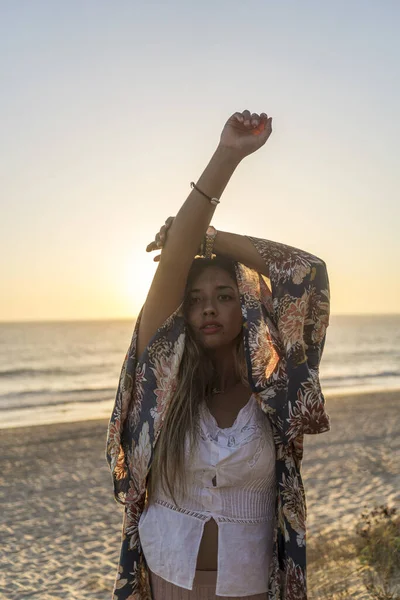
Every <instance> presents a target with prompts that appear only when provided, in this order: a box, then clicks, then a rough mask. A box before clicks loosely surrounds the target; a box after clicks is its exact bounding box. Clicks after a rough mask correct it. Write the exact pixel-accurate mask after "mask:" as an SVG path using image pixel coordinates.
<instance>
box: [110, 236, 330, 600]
mask: <svg viewBox="0 0 400 600" xmlns="http://www.w3.org/2000/svg"><path fill="white" fill-rule="evenodd" d="M247 238H248V239H249V240H250V241H251V242H252V244H253V245H254V247H255V248H256V250H257V251H258V253H259V254H260V256H261V257H262V258H263V260H264V262H265V264H266V266H267V268H268V273H269V281H270V284H271V289H269V287H268V285H267V278H266V277H265V276H264V275H262V274H260V273H257V272H256V271H254V270H253V269H250V268H248V267H246V266H245V265H243V264H241V263H236V264H235V268H236V278H237V284H238V289H239V293H240V300H241V310H242V316H243V341H244V348H245V355H246V362H247V368H248V377H249V383H250V386H251V389H252V392H253V393H254V394H255V397H256V399H257V402H259V405H260V407H261V409H262V410H263V411H264V413H265V415H266V418H269V419H270V423H271V426H272V432H273V439H274V443H275V448H276V478H277V494H276V502H275V514H276V519H275V531H274V551H273V558H272V565H271V573H270V578H269V584H268V599H269V600H306V599H307V575H306V517H307V507H306V497H305V492H304V487H303V481H302V477H301V471H300V470H301V460H302V457H303V437H304V434H305V433H308V434H316V433H323V432H325V431H329V429H330V420H329V415H328V414H327V413H326V411H325V399H324V396H323V393H322V390H321V386H320V382H319V364H320V361H321V357H322V352H323V349H324V344H325V339H326V329H327V327H328V325H329V299H330V293H329V279H328V274H327V270H326V264H325V263H324V261H323V260H321V259H320V258H318V257H316V256H314V255H312V254H310V253H309V252H306V251H304V250H300V249H298V248H293V247H292V246H288V245H286V244H281V243H279V242H272V241H269V240H264V239H260V238H255V237H250V236H247ZM142 311H143V309H142V310H141V312H140V314H139V316H138V318H137V321H136V324H135V328H134V332H133V335H132V340H131V343H130V347H129V349H128V352H127V353H126V356H125V359H124V362H123V365H122V369H121V374H120V379H119V384H118V389H117V394H116V399H115V403H114V408H113V411H112V414H111V418H110V422H109V426H108V431H107V448H106V458H107V462H108V464H109V467H110V469H111V473H112V479H113V484H114V497H115V499H116V501H117V502H118V503H120V504H121V505H123V507H124V517H123V524H122V543H121V551H120V560H119V565H118V571H117V577H116V581H115V585H114V590H113V600H152V594H151V588H150V582H149V573H148V567H147V564H146V560H145V557H144V555H143V552H142V548H141V545H140V539H139V534H138V523H139V519H140V515H141V514H142V512H143V510H144V504H145V498H146V482H147V476H148V473H149V470H150V467H151V462H152V456H153V451H154V447H155V444H156V442H157V439H158V436H159V434H160V431H161V428H162V425H163V421H164V420H165V415H166V412H167V410H168V407H169V405H170V402H171V400H172V398H173V395H174V391H175V389H176V382H177V376H178V371H179V365H180V362H181V359H182V355H183V352H184V348H185V321H184V318H183V313H182V305H181V306H180V307H179V308H178V309H177V310H176V311H175V312H174V313H173V314H172V315H171V316H170V317H169V318H168V319H167V320H166V321H165V323H164V324H163V325H162V327H160V328H159V329H158V330H157V332H156V333H155V334H154V336H153V338H152V339H151V340H150V342H149V344H148V346H147V348H146V350H145V351H144V353H143V355H142V356H141V357H137V356H136V342H137V335H138V330H139V325H140V320H141V315H142Z"/></svg>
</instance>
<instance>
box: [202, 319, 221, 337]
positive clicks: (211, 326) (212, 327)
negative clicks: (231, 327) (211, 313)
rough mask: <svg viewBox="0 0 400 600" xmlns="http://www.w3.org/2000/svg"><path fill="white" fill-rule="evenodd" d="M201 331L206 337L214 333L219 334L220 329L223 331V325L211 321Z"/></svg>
mask: <svg viewBox="0 0 400 600" xmlns="http://www.w3.org/2000/svg"><path fill="white" fill-rule="evenodd" d="M200 329H201V331H202V332H203V333H204V335H210V334H212V333H217V332H218V331H220V329H222V325H221V324H220V323H217V321H210V322H209V323H206V324H205V325H203V326H202V327H201V328H200Z"/></svg>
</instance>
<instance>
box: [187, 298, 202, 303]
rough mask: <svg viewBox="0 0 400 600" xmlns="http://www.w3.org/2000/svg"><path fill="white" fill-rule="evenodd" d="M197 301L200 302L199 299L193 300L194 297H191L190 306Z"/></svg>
mask: <svg viewBox="0 0 400 600" xmlns="http://www.w3.org/2000/svg"><path fill="white" fill-rule="evenodd" d="M197 301H200V298H195V297H194V296H192V297H191V298H190V300H189V303H190V304H196V303H197Z"/></svg>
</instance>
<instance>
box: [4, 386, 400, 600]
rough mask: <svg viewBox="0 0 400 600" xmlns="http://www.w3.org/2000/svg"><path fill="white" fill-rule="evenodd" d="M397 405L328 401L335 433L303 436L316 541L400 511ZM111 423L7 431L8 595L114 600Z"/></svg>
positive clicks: (383, 395) (116, 531)
mask: <svg viewBox="0 0 400 600" xmlns="http://www.w3.org/2000/svg"><path fill="white" fill-rule="evenodd" d="M399 406H400V391H396V392H393V391H391V392H378V393H376V392H374V393H370V394H357V395H347V396H326V407H327V412H328V414H329V415H330V417H331V431H330V432H328V433H324V434H320V435H316V436H305V448H304V459H303V468H302V474H303V480H304V485H305V489H306V496H307V508H308V519H307V522H308V540H309V542H310V541H311V542H312V540H313V538H315V537H316V536H320V535H324V536H328V537H329V538H332V539H337V538H340V536H343V535H346V532H348V531H349V530H351V528H352V527H353V525H354V523H355V520H356V518H357V517H358V516H359V514H360V513H361V512H362V511H363V510H364V509H365V508H369V507H371V508H372V507H373V506H374V505H375V504H383V503H387V504H389V505H390V506H399V490H400V470H399V464H398V463H399V449H400V435H399V434H400V411H399ZM107 424H108V421H107V420H104V419H103V420H98V421H86V422H77V423H62V424H52V425H41V426H35V427H21V428H12V429H3V430H1V431H0V440H1V441H0V448H1V454H0V461H1V467H0V494H1V540H2V544H1V560H0V564H1V574H0V596H1V598H4V599H5V600H14V599H15V600H16V599H18V600H24V599H28V598H32V599H35V598H38V599H39V598H40V600H50V599H51V600H57V599H59V598H60V599H61V598H63V599H79V600H84V599H89V598H91V599H96V600H103V599H104V600H106V599H107V600H110V598H111V592H112V586H113V582H114V578H115V572H116V565H117V560H118V554H119V546H120V539H121V525H122V507H119V506H118V505H117V504H116V502H115V501H114V498H113V494H112V481H111V475H110V472H109V469H108V465H107V463H106V460H105V442H106V430H107ZM396 460H397V464H396ZM363 597H364V596H363Z"/></svg>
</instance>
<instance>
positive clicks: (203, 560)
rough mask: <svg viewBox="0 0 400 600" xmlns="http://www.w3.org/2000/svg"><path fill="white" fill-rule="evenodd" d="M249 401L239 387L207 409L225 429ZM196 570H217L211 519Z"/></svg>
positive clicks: (215, 536) (214, 529) (244, 389)
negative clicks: (233, 392)
mask: <svg viewBox="0 0 400 600" xmlns="http://www.w3.org/2000/svg"><path fill="white" fill-rule="evenodd" d="M249 399H250V393H249V388H247V387H245V386H241V387H239V388H238V389H237V390H235V394H232V393H231V394H229V396H228V395H227V396H224V395H223V394H220V395H217V396H214V397H213V401H212V402H213V403H212V404H211V405H208V409H209V411H210V413H211V414H212V415H213V417H214V418H215V420H216V421H217V424H218V427H221V428H222V429H226V428H227V427H232V425H233V424H234V422H235V420H236V417H237V416H238V414H239V411H240V410H241V409H242V408H243V407H244V406H246V404H247V402H248V401H249ZM217 485H218V482H217ZM196 569H197V570H199V571H217V569H218V525H217V523H216V521H215V520H214V519H212V518H211V519H210V520H209V521H207V522H206V523H205V524H204V530H203V536H202V538H201V542H200V548H199V554H198V556H197V564H196Z"/></svg>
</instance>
